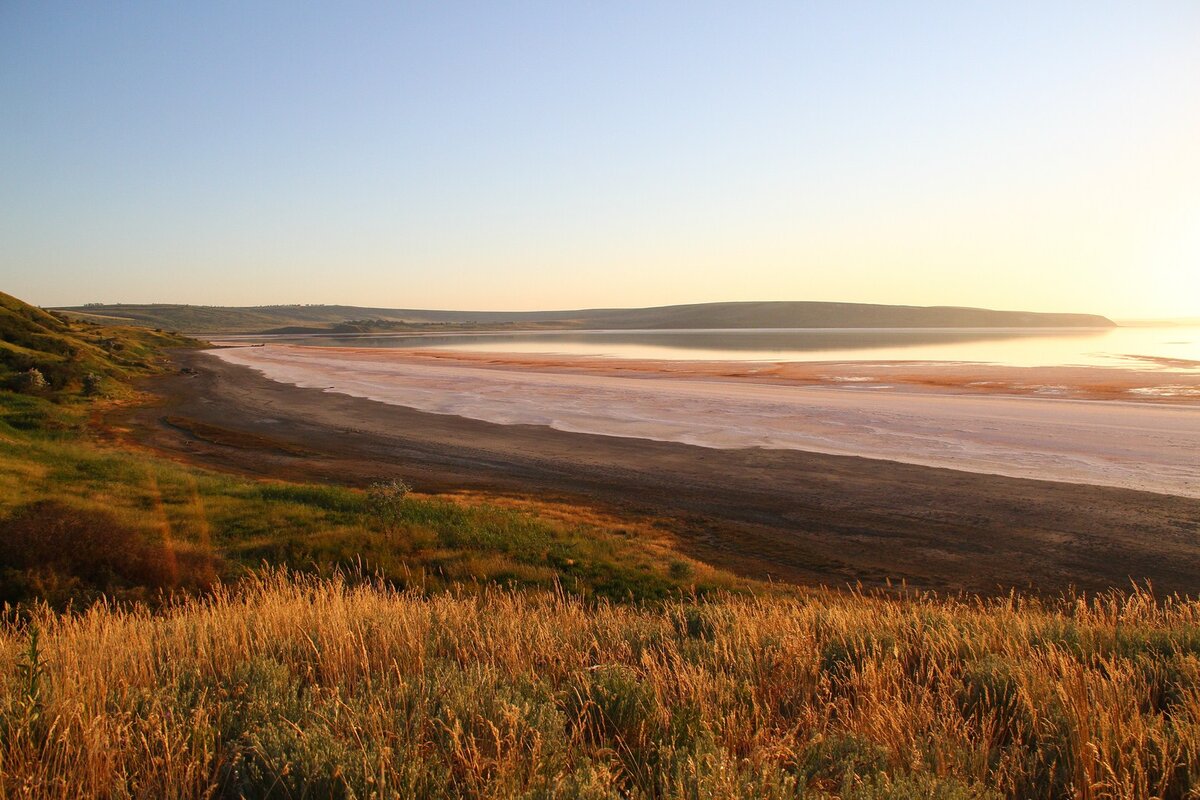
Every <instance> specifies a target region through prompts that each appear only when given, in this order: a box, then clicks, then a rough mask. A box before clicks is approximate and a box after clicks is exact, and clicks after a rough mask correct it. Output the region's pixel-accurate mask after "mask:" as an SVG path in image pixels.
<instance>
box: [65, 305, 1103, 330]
mask: <svg viewBox="0 0 1200 800" xmlns="http://www.w3.org/2000/svg"><path fill="white" fill-rule="evenodd" d="M62 310H63V311H66V312H70V313H71V314H76V315H95V317H96V318H97V319H108V320H110V321H111V320H113V319H120V320H125V321H128V322H129V324H138V325H148V326H153V327H164V328H172V329H178V330H184V331H188V332H192V333H214V332H220V333H238V332H245V333H262V332H264V331H268V330H273V329H277V328H303V329H320V328H331V327H333V326H336V325H338V324H339V323H344V322H346V321H349V320H378V321H380V322H384V323H386V322H408V323H410V324H453V325H462V326H472V325H475V326H480V327H489V326H533V327H552V328H605V329H618V330H620V329H624V330H630V329H639V328H645V329H691V328H826V327H829V328H841V327H845V328H923V327H933V328H939V327H968V328H981V327H982V328H992V327H1017V328H1024V327H1051V328H1053V327H1112V325H1113V323H1112V321H1111V320H1109V319H1107V318H1105V317H1102V316H1097V315H1093V314H1046V313H1034V312H1023V311H993V310H989V309H978V308H955V307H921V306H884V305H870V304H865V303H817V302H761V303H700V304H695V305H680V306H661V307H657V308H617V309H583V310H575V311H528V312H501V311H432V310H420V309H398V308H361V307H357V306H256V307H248V308H235V307H219V306H188V305H126V304H118V305H97V306H76V307H73V308H66V309H62Z"/></svg>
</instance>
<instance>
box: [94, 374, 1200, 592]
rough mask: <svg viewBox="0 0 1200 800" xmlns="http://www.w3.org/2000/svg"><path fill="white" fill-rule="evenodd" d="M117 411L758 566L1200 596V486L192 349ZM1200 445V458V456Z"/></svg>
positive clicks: (251, 455) (287, 458)
mask: <svg viewBox="0 0 1200 800" xmlns="http://www.w3.org/2000/svg"><path fill="white" fill-rule="evenodd" d="M176 359H177V361H178V363H179V365H180V366H181V367H189V368H191V369H194V370H195V371H196V372H195V374H177V375H171V376H167V377H162V378H155V379H152V380H150V381H148V382H147V383H146V384H145V386H144V388H145V389H147V390H148V391H150V392H152V393H154V394H155V395H157V396H158V401H157V402H156V403H154V404H151V405H149V406H142V407H138V408H133V409H126V410H122V411H119V412H116V413H115V414H114V416H113V417H112V418H111V420H110V422H112V423H113V424H114V425H116V426H120V427H125V428H128V429H129V435H130V436H131V437H132V438H134V439H135V440H136V441H138V442H140V443H142V444H144V445H147V446H149V447H152V448H154V449H156V450H159V451H161V452H164V453H167V454H169V455H172V456H174V457H179V458H186V459H187V460H190V461H193V462H196V463H200V464H204V465H207V466H211V467H216V468H221V469H231V470H236V471H240V472H245V473H250V474H254V475H260V476H269V477H278V478H289V479H306V480H320V481H338V482H345V483H351V484H361V483H363V482H365V481H367V480H370V479H371V478H373V477H376V476H380V475H401V476H404V477H405V478H406V479H408V480H409V481H410V482H412V483H414V484H415V485H416V487H417V488H418V489H420V490H422V491H449V490H460V489H472V490H482V491H487V492H497V493H504V494H512V495H525V496H536V497H542V498H547V499H554V500H556V501H567V502H572V503H578V504H582V505H589V506H595V507H599V508H602V509H604V510H606V511H608V512H613V513H616V514H618V515H625V516H630V517H642V518H646V517H648V518H652V519H654V520H658V521H659V522H660V524H662V525H663V526H665V527H666V528H668V529H669V530H670V531H671V532H673V533H674V534H675V535H676V536H677V537H678V540H679V542H680V546H681V547H682V548H683V549H684V550H686V551H688V552H689V553H690V554H692V555H694V556H696V557H698V558H701V559H703V560H706V561H709V562H711V563H713V564H716V565H718V566H723V567H726V568H729V569H733V570H735V571H738V572H741V573H743V574H746V575H750V576H753V577H757V578H768V577H769V578H771V579H774V580H780V581H789V582H796V583H803V584H823V585H834V586H843V585H846V584H848V583H851V584H853V583H858V582H861V583H862V584H864V585H866V586H876V585H881V584H883V583H885V582H886V581H888V580H891V581H892V582H893V583H897V582H900V581H906V582H907V583H908V585H909V586H910V587H914V588H918V589H930V590H937V591H940V592H955V591H967V592H977V593H982V594H994V593H1003V592H1007V591H1008V590H1009V589H1012V588H1017V589H1022V590H1024V589H1031V590H1034V591H1036V592H1039V593H1051V594H1053V593H1059V592H1062V591H1065V590H1067V589H1070V588H1072V587H1074V588H1078V589H1084V590H1098V589H1104V588H1108V587H1119V588H1127V587H1128V586H1129V582H1130V581H1131V580H1135V581H1139V582H1141V581H1145V580H1149V581H1151V582H1152V583H1153V585H1154V587H1155V588H1156V590H1157V591H1159V592H1163V593H1166V592H1182V593H1188V594H1200V500H1196V499H1189V498H1182V497H1173V496H1167V495H1160V494H1152V493H1147V492H1138V491H1132V490H1125V489H1112V488H1105V487H1097V486H1086V485H1079V484H1069V483H1053V482H1047V481H1035V480H1025V479H1016V478H1005V477H999V476H991V475H978V474H973V473H967V472H958V471H954V470H947V469H935V468H930V467H921V466H912V465H907V464H899V463H895V462H890V461H876V460H869V459H862V458H852V457H844V456H830V455H822V454H816V453H803V452H797V451H789V450H761V449H747V450H712V449H707V448H701V447H693V446H689V445H683V444H675V443H668V442H652V441H646V440H641V439H621V438H616V437H608V436H593V435H586V434H575V433H564V432H561V431H556V430H553V429H550V428H546V427H542V426H529V425H495V424H491V423H486V422H479V421H475V420H470V419H464V418H461V417H453V416H446V415H437V414H427V413H423V412H418V411H413V410H411V409H407V408H402V407H398V406H390V405H385V404H382V403H377V402H374V401H371V400H365V399H361V398H353V397H349V396H346V395H340V394H332V393H325V392H321V391H320V390H317V389H300V388H297V387H294V386H289V385H285V384H280V383H275V382H273V381H270V380H267V379H266V378H263V377H262V376H261V375H259V374H258V373H256V372H254V371H252V370H250V369H247V368H245V367H240V366H235V365H231V364H227V363H224V362H222V361H220V360H218V359H216V358H213V357H211V356H207V355H205V354H203V353H197V352H180V353H179V354H178V355H177V356H176ZM1198 457H1200V455H1198Z"/></svg>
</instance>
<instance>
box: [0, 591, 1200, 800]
mask: <svg viewBox="0 0 1200 800" xmlns="http://www.w3.org/2000/svg"><path fill="white" fill-rule="evenodd" d="M1198 791H1200V604H1197V603H1192V602H1168V603H1156V602H1155V601H1154V599H1153V598H1152V597H1150V596H1149V595H1147V594H1144V593H1137V592H1135V593H1131V594H1128V595H1122V594H1113V595H1110V596H1105V597H1101V598H1096V599H1093V600H1090V601H1084V600H1082V599H1081V600H1078V601H1075V602H1070V601H1066V602H1063V603H1060V604H1040V603H1037V602H1033V601H1022V600H1018V599H1010V600H1007V601H987V602H972V601H947V600H937V599H931V598H908V599H903V600H896V599H885V598H878V597H867V596H862V595H858V594H855V593H846V592H841V593H839V592H822V593H812V594H804V595H802V596H795V597H781V596H773V597H769V598H760V597H753V596H747V595H740V596H726V597H720V598H713V599H710V600H671V601H666V602H662V603H652V604H648V605H647V604H628V603H609V602H606V601H601V602H598V603H588V602H584V601H582V600H580V599H578V598H572V597H569V596H567V595H565V594H563V593H557V594H556V593H552V592H514V591H506V590H495V589H493V590H485V591H481V592H475V593H472V594H469V595H465V594H462V593H458V592H443V593H437V594H433V595H429V594H424V593H420V592H416V591H414V590H409V591H397V590H394V589H391V588H389V587H387V586H384V585H370V584H367V583H358V584H353V585H351V584H348V583H346V582H344V581H339V580H336V579H334V580H327V579H322V578H317V577H313V576H308V577H303V576H294V575H288V574H286V573H283V572H276V573H268V574H263V575H261V576H260V577H259V578H257V579H255V580H253V581H251V582H244V583H242V584H241V585H240V586H239V587H238V588H237V589H236V590H226V589H218V590H216V591H215V592H214V593H213V594H211V595H209V596H207V597H205V598H200V599H190V600H186V601H183V602H180V603H177V604H174V605H171V606H170V607H168V608H165V609H160V610H159V611H157V612H155V613H152V612H150V611H148V610H147V609H145V608H144V607H132V608H121V607H116V606H111V605H97V606H93V607H92V608H91V609H89V610H88V611H86V612H83V613H75V614H68V615H62V614H56V613H54V612H52V611H50V610H48V609H41V610H38V611H36V612H35V613H33V614H32V615H31V616H29V617H27V618H25V619H22V620H20V621H10V622H8V623H7V624H5V625H3V626H0V797H6V798H7V797H14V798H15V797H46V798H50V797H54V798H64V799H65V798H76V797H104V798H121V797H131V798H134V797H195V798H202V797H203V798H208V797H231V798H233V797H249V798H266V797H276V798H301V797H311V798H329V797H338V798H342V797H346V798H349V797H355V798H372V797H377V798H391V797H422V798H426V797H427V798H457V797H472V798H476V797H478V798H485V797H486V798H500V797H503V798H518V797H519V798H553V797H572V798H573V797H584V798H619V797H639V798H652V797H659V798H701V797H704V798H724V797H744V798H792V797H814V798H815V797H843V798H914V800H915V799H916V798H944V799H945V800H951V799H956V798H993V797H995V798H998V797H1021V798H1026V797H1072V798H1151V797H1194V796H1196V795H1197V792H1198Z"/></svg>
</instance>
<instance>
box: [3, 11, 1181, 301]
mask: <svg viewBox="0 0 1200 800" xmlns="http://www.w3.org/2000/svg"><path fill="white" fill-rule="evenodd" d="M0 290H3V291H6V292H9V293H11V294H15V295H17V296H19V297H22V298H23V299H26V300H29V301H31V302H35V303H38V304H40V305H46V306H51V305H68V304H78V303H86V302H175V303H198V304H211V305H259V304H274V303H344V304H352V305H367V306H389V307H407V308H449V309H472V310H525V309H561V308H581V307H624V306H646V305H663V304H671V303H691V302H706V301H727V300H833V301H847V302H870V303H903V304H916V305H970V306H984V307H991V308H1012V309H1028V310H1038V311H1080V312H1095V313H1102V314H1107V315H1109V316H1112V317H1118V318H1154V317H1200V2H1196V0H1180V1H1179V2H1154V1H1152V0H1146V1H1144V2H1134V1H1131V2H1125V3H1115V2H1104V0H1090V1H1089V2H1048V1H1040V2H1020V0H1006V1H1005V2H994V3H988V2H968V3H963V2H914V3H894V2H889V3H884V2H879V3H871V2H855V1H854V0H848V1H847V2H827V3H810V2H801V1H800V0H789V1H788V2H779V3H760V2H750V1H749V0H748V1H747V2H737V3H733V2H729V3H709V2H701V1H697V0H692V1H690V2H629V3H624V2H604V3H598V2H582V1H581V2H561V0H556V1H555V2H514V3H464V2H441V3H433V2H430V3H393V2H389V3H361V2H339V3H336V4H335V3H311V4H298V3H293V2H221V1H220V0H215V1H214V2H204V3H145V2H134V3H112V2H103V0H95V1H94V2H74V3H59V2H52V1H47V0H42V1H38V2H24V1H23V0H4V2H0Z"/></svg>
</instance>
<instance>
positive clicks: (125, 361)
mask: <svg viewBox="0 0 1200 800" xmlns="http://www.w3.org/2000/svg"><path fill="white" fill-rule="evenodd" d="M197 345H199V342H196V341H194V340H191V339H188V338H186V337H183V336H179V335H178V334H170V333H163V332H162V331H152V330H146V329H145V328H144V327H139V326H124V327H122V326H100V325H96V324H93V323H88V322H82V321H71V320H69V319H67V318H65V317H63V316H59V315H55V314H51V313H49V312H46V311H43V310H42V309H40V308H35V307H34V306H31V305H29V304H28V303H24V302H22V301H20V300H18V299H17V298H15V297H12V296H11V295H7V294H4V293H3V292H0V387H5V388H9V389H13V388H18V387H17V386H16V385H15V382H17V381H18V378H19V376H20V375H21V374H22V373H27V372H28V371H29V370H30V369H36V370H37V371H38V372H39V373H40V374H41V375H42V376H43V377H44V378H45V379H46V382H47V386H46V389H47V391H48V392H49V393H50V394H52V395H57V394H61V393H62V392H64V391H71V390H79V389H81V388H82V384H83V380H84V377H85V376H86V375H88V374H89V373H92V374H95V375H97V376H99V377H100V379H101V384H102V385H103V384H107V385H108V387H109V388H110V389H116V388H117V387H118V385H120V384H121V383H122V382H124V381H128V380H129V379H131V378H135V377H139V376H144V375H150V374H152V373H154V372H155V371H156V370H158V369H161V368H162V366H163V363H164V357H163V352H162V351H163V349H164V348H167V347H193V346H197Z"/></svg>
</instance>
